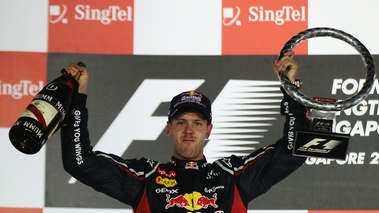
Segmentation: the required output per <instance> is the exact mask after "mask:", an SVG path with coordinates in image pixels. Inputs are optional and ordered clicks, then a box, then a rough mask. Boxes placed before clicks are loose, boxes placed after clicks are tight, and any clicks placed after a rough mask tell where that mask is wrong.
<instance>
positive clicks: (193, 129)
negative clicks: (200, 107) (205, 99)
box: [166, 112, 212, 160]
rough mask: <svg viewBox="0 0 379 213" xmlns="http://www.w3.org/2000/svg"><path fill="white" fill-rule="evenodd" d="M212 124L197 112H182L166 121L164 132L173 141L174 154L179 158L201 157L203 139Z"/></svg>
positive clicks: (209, 132) (207, 134)
mask: <svg viewBox="0 0 379 213" xmlns="http://www.w3.org/2000/svg"><path fill="white" fill-rule="evenodd" d="M211 130H212V124H208V122H207V120H206V119H205V118H204V116H203V115H202V114H201V113H199V112H183V113H180V114H178V115H176V116H175V117H174V118H172V120H171V122H167V126H166V132H167V135H168V136H169V137H172V139H173V141H174V156H175V157H176V158H178V159H181V160H201V159H203V149H204V141H205V139H207V138H208V137H209V135H210V134H211Z"/></svg>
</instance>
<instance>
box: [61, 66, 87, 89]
mask: <svg viewBox="0 0 379 213" xmlns="http://www.w3.org/2000/svg"><path fill="white" fill-rule="evenodd" d="M66 71H67V72H68V73H69V74H70V75H72V76H73V77H74V78H75V79H76V80H77V81H78V83H79V89H78V92H79V93H82V94H87V87H88V78H89V75H88V71H87V69H86V68H85V67H82V66H79V65H78V64H77V63H71V64H70V65H69V66H68V67H67V68H66Z"/></svg>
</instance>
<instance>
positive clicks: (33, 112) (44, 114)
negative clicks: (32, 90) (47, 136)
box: [21, 100, 58, 128]
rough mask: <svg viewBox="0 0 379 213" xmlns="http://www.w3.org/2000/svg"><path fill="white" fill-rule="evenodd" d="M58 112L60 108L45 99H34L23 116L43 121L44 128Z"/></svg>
mask: <svg viewBox="0 0 379 213" xmlns="http://www.w3.org/2000/svg"><path fill="white" fill-rule="evenodd" d="M57 113H58V110H57V109H55V107H54V106H53V105H51V104H50V103H48V102H46V101H43V100H33V101H32V102H31V103H30V104H29V105H28V107H27V108H26V110H25V111H24V112H23V113H22V115H21V116H22V117H30V118H33V119H35V120H37V121H38V122H39V123H41V125H42V126H43V128H46V127H47V126H48V125H49V124H50V122H51V121H52V120H53V118H54V117H55V116H56V115H57Z"/></svg>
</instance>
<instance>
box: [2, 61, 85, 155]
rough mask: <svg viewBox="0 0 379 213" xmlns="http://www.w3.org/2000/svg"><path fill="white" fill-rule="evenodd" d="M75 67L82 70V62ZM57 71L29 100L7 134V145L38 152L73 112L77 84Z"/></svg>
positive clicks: (64, 73)
mask: <svg viewBox="0 0 379 213" xmlns="http://www.w3.org/2000/svg"><path fill="white" fill-rule="evenodd" d="M78 65H80V66H83V67H85V64H84V63H83V62H79V63H78ZM61 72H62V75H61V76H60V77H58V78H56V79H55V80H53V81H51V82H50V83H48V84H47V85H46V86H45V87H44V88H43V89H42V90H41V91H40V92H39V93H38V94H37V95H36V96H35V97H34V98H33V100H32V101H31V102H30V103H29V105H28V106H27V107H26V109H25V110H24V112H23V113H22V114H21V116H20V117H19V118H18V120H17V121H16V122H15V124H14V125H13V126H12V128H11V129H10V131H9V139H10V141H11V143H12V144H13V146H14V147H15V148H16V149H18V150H19V151H20V152H22V153H25V154H35V153H37V152H39V150H41V148H42V147H43V146H44V145H45V143H46V142H47V141H48V140H49V138H50V137H51V136H52V135H53V134H54V133H55V132H56V131H57V130H58V129H59V128H60V127H61V124H62V122H63V120H64V119H65V118H66V117H67V116H68V115H69V114H71V113H72V111H73V108H74V107H73V106H74V101H75V97H76V95H77V93H78V87H79V83H78V82H77V81H76V79H75V78H74V77H72V76H71V75H69V74H68V73H67V71H66V70H65V69H62V71H61Z"/></svg>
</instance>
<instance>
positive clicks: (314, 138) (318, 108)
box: [279, 27, 376, 159]
mask: <svg viewBox="0 0 379 213" xmlns="http://www.w3.org/2000/svg"><path fill="white" fill-rule="evenodd" d="M315 37H332V38H336V39H340V40H342V41H344V42H346V43H348V44H350V45H351V46H353V47H354V48H355V49H356V50H357V51H358V52H359V54H360V56H361V58H362V60H363V64H364V66H365V68H366V72H367V73H366V81H365V83H364V84H363V86H362V88H361V90H360V91H359V92H357V93H356V94H354V95H353V96H351V97H349V98H347V99H345V100H341V101H337V100H335V99H331V98H320V97H318V98H309V97H307V96H306V95H304V94H303V93H301V91H300V90H299V89H300V83H299V81H295V82H290V80H289V79H288V77H287V76H286V75H285V74H283V73H282V72H279V80H280V81H281V83H282V86H283V88H284V90H285V91H286V92H287V93H288V95H290V96H291V97H292V98H293V99H294V100H295V101H297V102H299V103H301V104H303V105H304V106H306V107H308V108H309V109H310V117H311V121H312V125H311V126H312V129H311V130H309V131H297V132H296V133H295V145H294V148H293V154H294V155H298V156H310V157H321V158H330V159H345V158H346V152H347V147H348V141H349V135H348V134H338V133H333V132H332V130H333V124H334V123H335V117H336V116H335V115H336V112H338V111H342V110H344V109H348V108H350V107H353V106H355V105H357V104H359V103H360V102H361V101H362V100H364V99H365V98H366V97H367V96H368V94H369V92H370V91H371V89H372V87H373V84H374V81H375V79H376V74H375V65H374V62H373V58H372V56H371V54H370V52H369V51H368V50H367V48H366V47H365V46H364V45H363V44H362V43H361V42H360V41H359V40H358V39H356V38H354V37H353V36H352V35H350V34H348V33H346V32H343V31H341V30H337V29H333V28H325V27H319V28H311V29H308V30H305V31H302V32H300V33H298V34H297V35H295V36H293V37H292V38H291V39H290V40H288V41H287V43H286V44H285V45H284V46H283V48H282V50H281V51H280V54H279V59H280V58H281V57H283V55H284V53H285V52H287V51H289V50H292V49H293V48H294V47H295V46H296V45H298V44H299V43H301V42H302V41H304V40H307V39H310V38H315Z"/></svg>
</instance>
